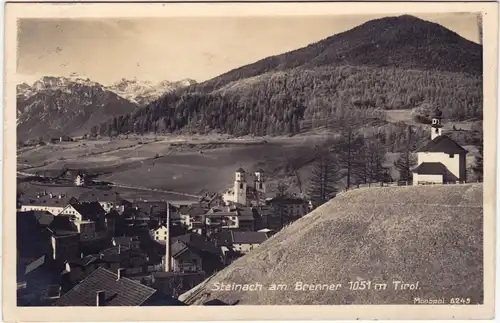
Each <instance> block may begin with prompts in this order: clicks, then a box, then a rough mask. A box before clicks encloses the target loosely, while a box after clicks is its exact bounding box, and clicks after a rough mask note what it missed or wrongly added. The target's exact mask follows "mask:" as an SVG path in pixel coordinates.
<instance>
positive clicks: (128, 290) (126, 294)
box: [56, 268, 173, 306]
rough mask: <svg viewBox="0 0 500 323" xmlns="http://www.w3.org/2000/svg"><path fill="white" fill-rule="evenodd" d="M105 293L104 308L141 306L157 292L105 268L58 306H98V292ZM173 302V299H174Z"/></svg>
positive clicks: (86, 279)
mask: <svg viewBox="0 0 500 323" xmlns="http://www.w3.org/2000/svg"><path fill="white" fill-rule="evenodd" d="M98 291H104V292H105V295H104V304H103V305H102V306H141V305H147V304H145V303H146V302H147V301H148V300H150V299H151V298H153V296H154V295H155V293H157V290H156V289H154V288H151V287H148V286H145V285H142V284H141V283H139V282H136V281H134V280H132V279H129V278H127V277H120V279H118V275H117V274H115V273H113V272H111V271H109V270H107V269H104V268H98V269H96V270H95V271H93V272H92V273H91V274H90V275H89V276H88V277H87V278H85V279H84V280H82V281H81V282H80V283H79V284H78V285H76V286H75V287H73V289H71V290H70V291H68V292H67V293H66V294H64V295H62V296H61V298H59V299H58V300H57V301H56V305H57V306H96V298H97V292H98ZM172 300H173V299H172Z"/></svg>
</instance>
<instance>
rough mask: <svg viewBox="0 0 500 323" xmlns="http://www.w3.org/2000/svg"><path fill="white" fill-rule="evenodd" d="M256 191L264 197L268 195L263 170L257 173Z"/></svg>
mask: <svg viewBox="0 0 500 323" xmlns="http://www.w3.org/2000/svg"><path fill="white" fill-rule="evenodd" d="M255 191H256V192H257V193H261V194H264V195H265V194H266V181H265V178H264V171H263V170H262V169H259V170H258V171H256V172H255Z"/></svg>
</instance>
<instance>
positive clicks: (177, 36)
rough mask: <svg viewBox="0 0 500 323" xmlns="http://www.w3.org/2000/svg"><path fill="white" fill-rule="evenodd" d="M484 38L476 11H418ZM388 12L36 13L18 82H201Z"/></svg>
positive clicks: (23, 41) (27, 23) (22, 42)
mask: <svg viewBox="0 0 500 323" xmlns="http://www.w3.org/2000/svg"><path fill="white" fill-rule="evenodd" d="M416 16H418V17H420V18H422V19H425V20H429V21H432V22H436V23H439V24H441V25H442V26H444V27H446V28H448V29H450V30H453V31H454V32H456V33H458V34H459V35H461V36H462V37H464V38H466V39H469V40H471V41H474V42H477V43H479V27H478V24H477V18H476V15H475V14H473V13H455V14H427V15H416ZM380 17H382V16H366V15H364V16H331V15H330V16H314V17H313V16H309V17H307V16H304V17H297V16H295V17H292V16H290V17H222V18H220V17H166V18H133V19H129V18H127V19H111V18H106V19H102V18H100V19H75V18H72V19H60V18H57V19H33V18H25V19H21V20H19V24H18V47H17V48H18V54H17V77H18V82H28V83H32V82H33V81H35V80H36V79H39V78H40V77H42V76H69V75H70V74H72V73H76V74H78V75H81V76H82V77H88V78H90V79H91V80H93V81H96V82H99V83H101V84H104V85H110V84H112V83H114V82H117V81H119V80H121V79H122V78H127V79H134V78H136V79H138V80H143V81H152V82H159V81H163V80H169V81H177V80H181V79H185V78H191V79H194V80H196V81H198V82H201V81H204V80H207V79H211V78H213V77H216V76H218V75H220V74H222V73H225V72H227V71H229V70H231V69H234V68H237V67H240V66H243V65H246V64H250V63H253V62H256V61H258V60H260V59H262V58H265V57H268V56H271V55H277V54H281V53H284V52H287V51H290V50H294V49H297V48H301V47H304V46H307V45H309V44H311V43H313V42H317V41H319V40H322V39H324V38H326V37H329V36H332V35H334V34H338V33H341V32H344V31H346V30H349V29H351V28H354V27H356V26H358V25H360V24H362V23H364V22H366V21H368V20H372V19H376V18H380Z"/></svg>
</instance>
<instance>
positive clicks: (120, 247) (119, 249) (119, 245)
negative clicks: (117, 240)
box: [118, 244, 122, 254]
mask: <svg viewBox="0 0 500 323" xmlns="http://www.w3.org/2000/svg"><path fill="white" fill-rule="evenodd" d="M121 251H122V245H121V244H118V254H121Z"/></svg>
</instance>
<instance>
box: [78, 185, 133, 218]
mask: <svg viewBox="0 0 500 323" xmlns="http://www.w3.org/2000/svg"><path fill="white" fill-rule="evenodd" d="M78 200H79V201H81V202H98V203H99V204H100V205H101V206H102V208H103V209H104V211H106V212H111V211H116V212H118V214H122V213H123V212H124V211H125V209H126V208H128V207H132V203H131V202H129V201H127V200H125V199H123V198H122V197H121V196H120V194H118V193H117V192H113V191H109V190H93V191H89V192H85V193H83V194H81V195H80V196H79V197H78Z"/></svg>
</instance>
